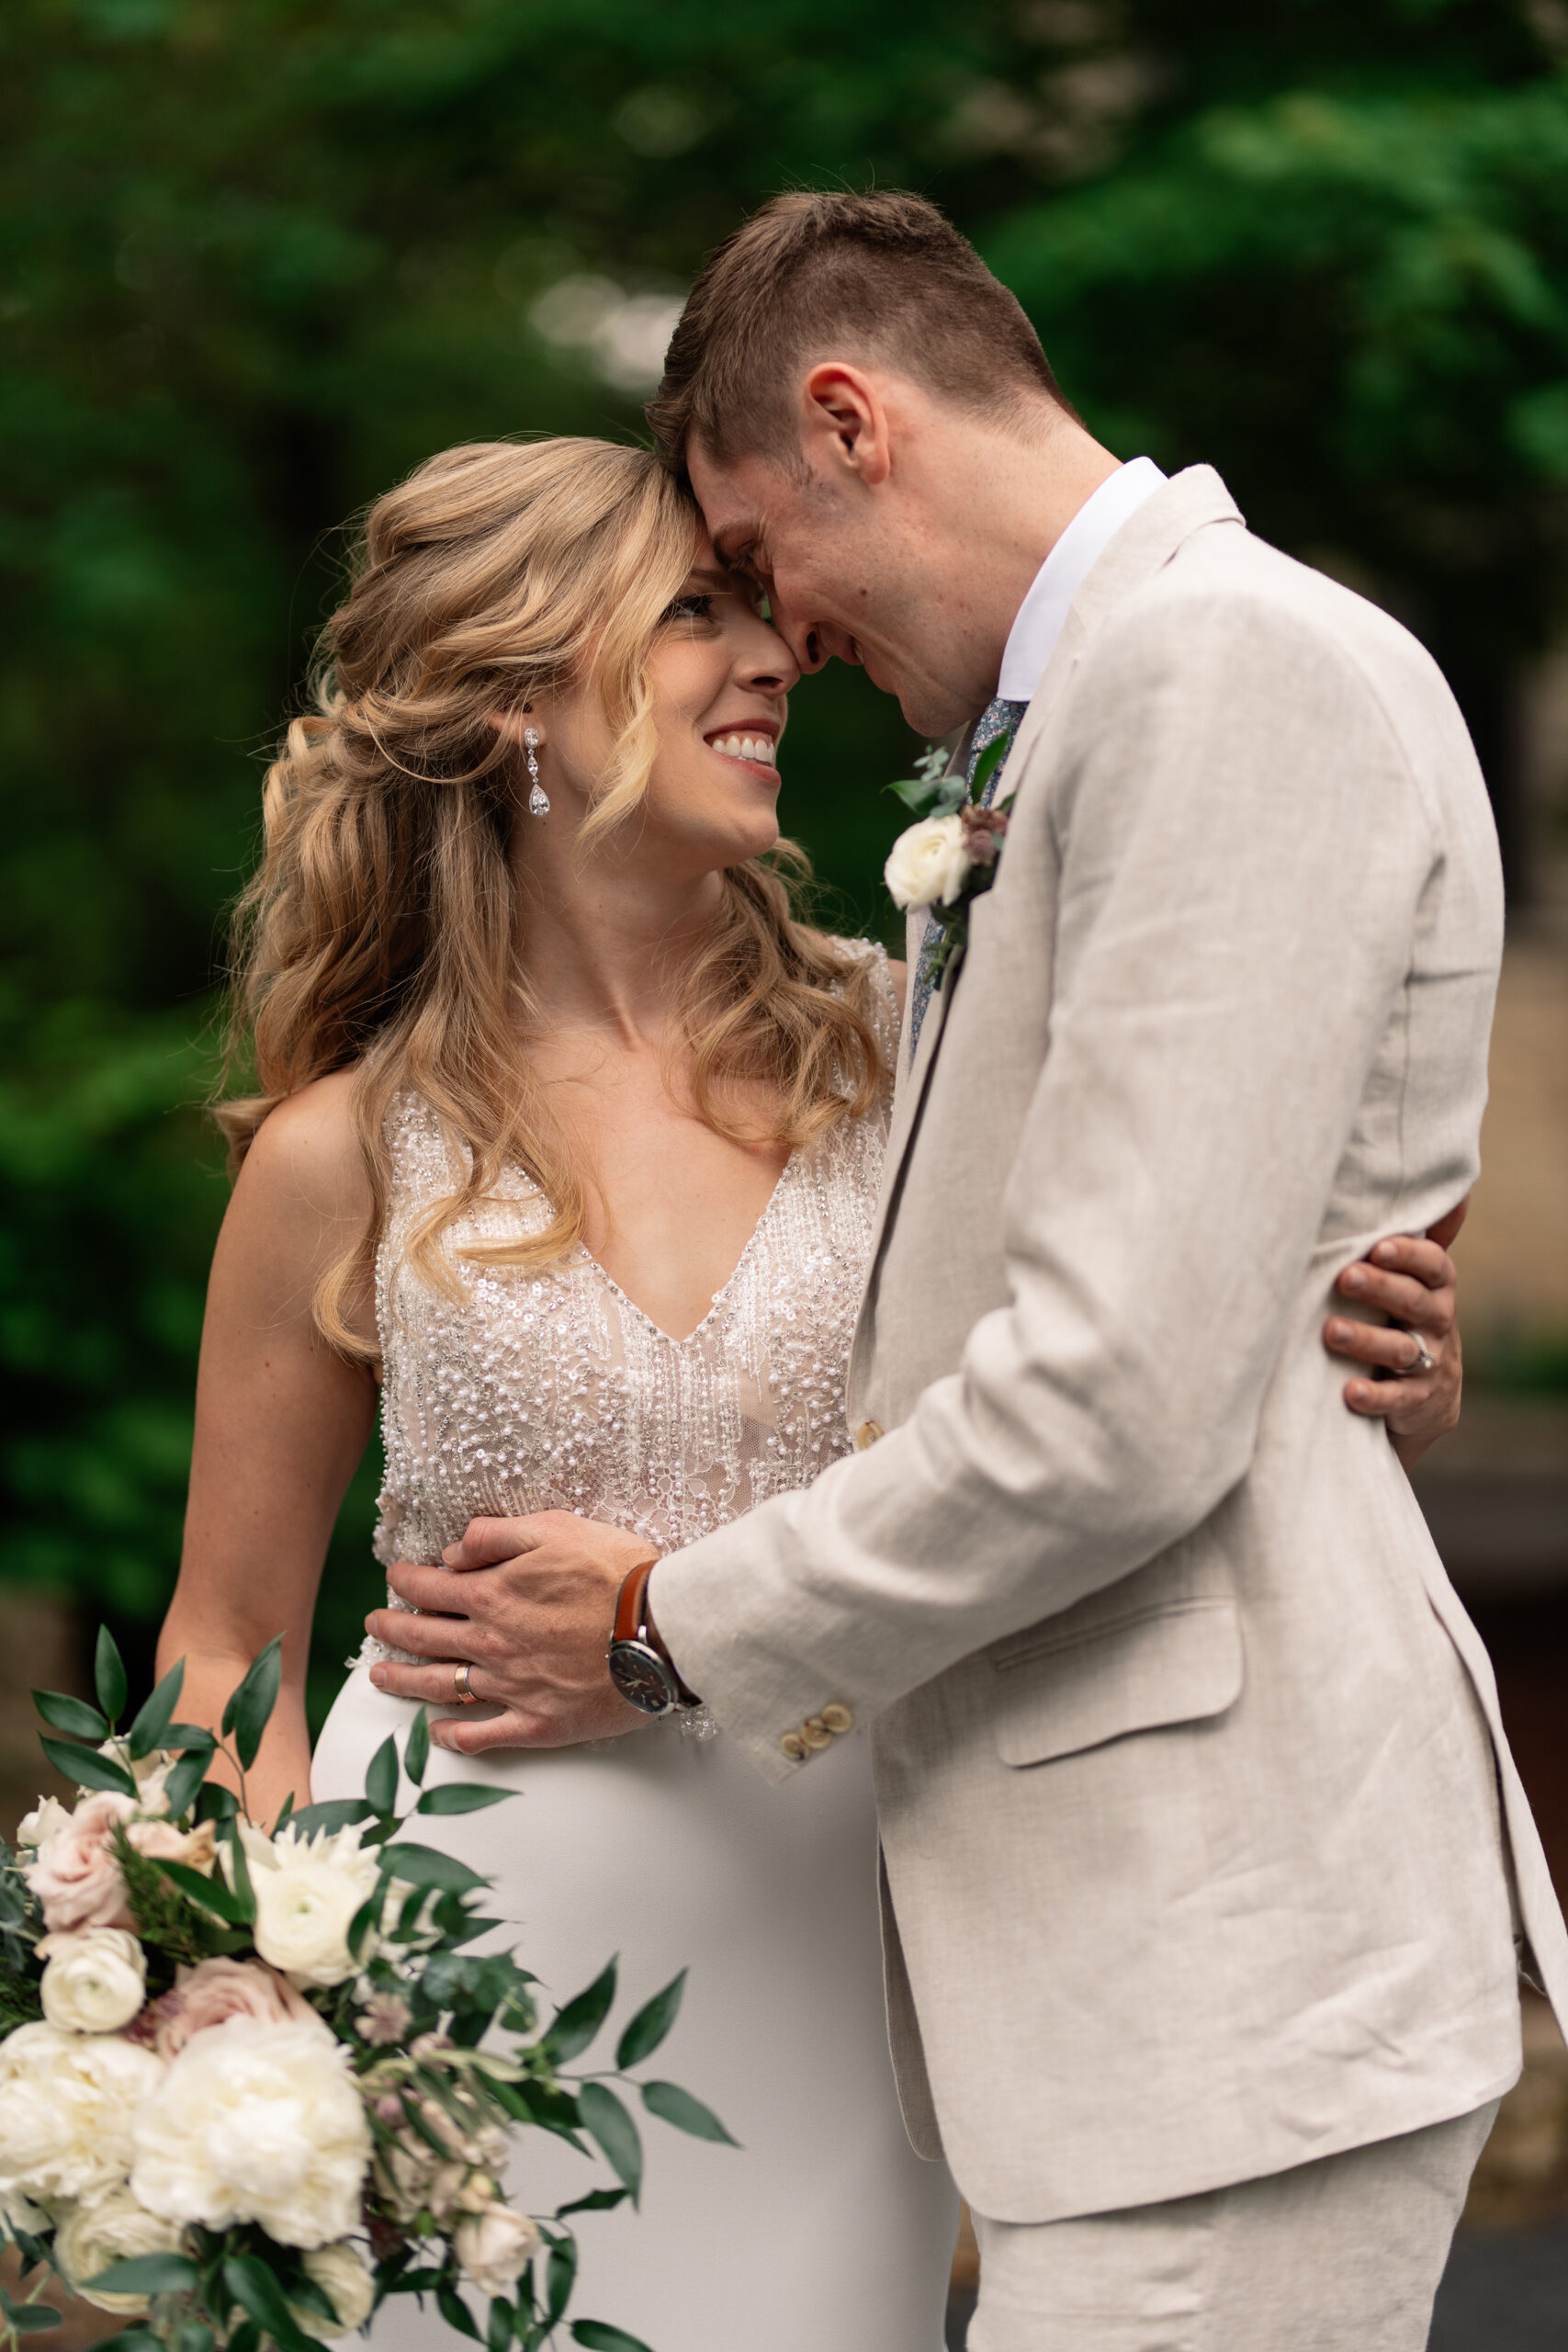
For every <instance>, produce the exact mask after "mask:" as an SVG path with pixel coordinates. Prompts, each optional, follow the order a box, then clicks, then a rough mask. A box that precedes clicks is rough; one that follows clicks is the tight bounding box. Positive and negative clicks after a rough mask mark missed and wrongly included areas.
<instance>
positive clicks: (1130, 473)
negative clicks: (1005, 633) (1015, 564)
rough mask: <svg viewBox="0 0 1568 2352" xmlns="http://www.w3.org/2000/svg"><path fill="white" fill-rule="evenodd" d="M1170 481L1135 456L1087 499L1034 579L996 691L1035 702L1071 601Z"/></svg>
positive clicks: (1004, 656)
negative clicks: (1117, 538)
mask: <svg viewBox="0 0 1568 2352" xmlns="http://www.w3.org/2000/svg"><path fill="white" fill-rule="evenodd" d="M1165 479H1166V477H1165V475H1164V474H1163V473H1161V471H1160V469H1159V468H1158V467H1157V466H1156V463H1155V461H1154V459H1153V458H1133V459H1132V461H1131V462H1130V463H1129V464H1127V465H1124V466H1119V467H1118V468H1117V469H1116V471H1115V472H1114V473H1113V474H1111V475H1110V476H1108V478H1107V479H1106V480H1105V481H1102V482H1101V483H1100V488H1099V489H1098V490H1097V491H1096V492H1094V493H1093V495H1092V496H1091V497H1089V498H1087V499H1085V501H1084V503H1083V504H1082V505H1081V506H1080V507H1079V508H1078V511H1077V514H1076V515H1074V516H1073V519H1072V521H1071V522H1070V523H1069V524H1068V525H1067V527H1066V530H1065V531H1064V532H1063V533H1062V536H1061V537H1060V538H1059V539H1058V540H1057V542H1056V544H1055V547H1054V548H1052V550H1051V552H1050V554H1049V555H1048V556H1047V557H1046V559H1045V560H1044V562H1043V564H1042V565H1041V567H1040V569H1039V571H1037V572H1036V573H1035V575H1034V580H1033V584H1032V587H1031V588H1030V591H1029V594H1028V595H1027V596H1025V598H1024V600H1023V602H1022V604H1021V605H1020V606H1019V608H1018V617H1017V619H1016V620H1015V621H1014V622H1013V625H1012V630H1011V633H1010V636H1009V638H1008V641H1007V647H1006V650H1005V651H1004V652H1003V654H1002V666H1001V673H1000V675H999V676H998V680H997V693H998V695H1003V696H1005V697H1006V698H1007V699H1008V700H1009V701H1010V702H1031V701H1032V699H1033V697H1034V693H1035V690H1036V688H1037V687H1038V686H1039V684H1040V681H1041V679H1042V678H1043V676H1044V674H1045V665H1046V663H1047V662H1049V661H1050V659H1051V656H1052V654H1053V653H1054V652H1055V647H1056V639H1058V638H1059V637H1060V636H1061V634H1062V630H1063V628H1064V627H1065V625H1066V618H1067V614H1068V612H1069V611H1070V610H1071V607H1072V602H1073V598H1074V597H1075V596H1076V595H1077V593H1078V590H1079V589H1080V588H1081V587H1082V586H1083V583H1084V582H1085V580H1086V579H1087V578H1088V576H1089V572H1090V571H1092V570H1093V568H1094V565H1095V562H1096V560H1097V559H1098V558H1099V557H1100V555H1101V554H1102V552H1103V551H1104V549H1105V548H1107V547H1109V545H1110V543H1111V540H1112V539H1113V538H1114V537H1115V536H1116V534H1117V532H1118V531H1119V530H1120V529H1121V528H1122V524H1123V523H1124V522H1126V520H1127V518H1128V516H1129V515H1133V514H1135V513H1136V511H1137V509H1138V508H1139V507H1140V506H1141V505H1142V504H1143V503H1144V501H1145V498H1152V497H1153V495H1154V493H1155V492H1156V490H1158V488H1159V486H1160V484H1161V483H1162V482H1163V481H1165Z"/></svg>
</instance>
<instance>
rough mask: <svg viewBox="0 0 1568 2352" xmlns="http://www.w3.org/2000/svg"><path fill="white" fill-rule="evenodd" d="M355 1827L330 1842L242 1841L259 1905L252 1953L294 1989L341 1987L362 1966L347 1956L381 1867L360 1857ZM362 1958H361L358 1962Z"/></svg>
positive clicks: (288, 1837) (286, 1837) (324, 1837)
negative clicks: (351, 1934)
mask: <svg viewBox="0 0 1568 2352" xmlns="http://www.w3.org/2000/svg"><path fill="white" fill-rule="evenodd" d="M359 1838H360V1832H359V1828H358V1826H357V1825H356V1824H355V1825H351V1826H349V1827H348V1828H346V1829H339V1830H337V1831H335V1832H333V1834H331V1835H328V1834H327V1833H326V1832H325V1831H319V1832H318V1833H317V1835H316V1836H315V1837H314V1838H298V1837H296V1836H295V1834H294V1832H293V1831H292V1830H290V1829H288V1828H285V1829H283V1830H281V1831H280V1832H279V1834H278V1835H277V1836H276V1838H265V1837H261V1836H258V1835H256V1834H255V1833H254V1832H253V1833H251V1834H250V1835H249V1836H246V1838H245V1840H244V1845H245V1860H246V1862H247V1864H248V1865H249V1868H250V1872H251V1883H252V1885H253V1887H254V1889H255V1897H256V1924H255V1939H256V1950H257V1951H258V1952H259V1953H260V1954H261V1956H262V1958H263V1960H265V1961H266V1962H269V1964H270V1965H271V1966H272V1967H274V1968H276V1969H281V1970H282V1972H283V1973H284V1975H285V1976H287V1977H288V1979H289V1981H290V1983H291V1984H294V1985H341V1984H343V1983H344V1981H345V1980H346V1979H347V1978H348V1977H350V1976H352V1975H354V1974H355V1971H356V1970H357V1968H358V1966H359V1961H357V1960H355V1957H354V1954H353V1953H352V1952H351V1951H349V1949H348V1931H349V1928H351V1927H352V1926H353V1924H354V1916H355V1912H356V1911H357V1910H358V1909H359V1908H360V1905H362V1904H364V1903H366V1902H367V1901H368V1900H369V1898H370V1896H371V1895H372V1894H375V1892H376V1881H377V1877H378V1869H379V1865H378V1860H377V1857H376V1855H375V1853H374V1852H371V1853H362V1852H361V1851H360V1846H359ZM366 1956H367V1955H366V1954H364V1953H362V1954H361V1956H360V1957H361V1959H363V1958H365V1957H366Z"/></svg>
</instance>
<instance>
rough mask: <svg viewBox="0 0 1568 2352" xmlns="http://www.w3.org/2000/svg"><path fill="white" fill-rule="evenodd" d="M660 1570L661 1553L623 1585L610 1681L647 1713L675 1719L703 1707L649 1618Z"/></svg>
mask: <svg viewBox="0 0 1568 2352" xmlns="http://www.w3.org/2000/svg"><path fill="white" fill-rule="evenodd" d="M657 1566H659V1555H657V1554H655V1555H654V1557H653V1558H652V1559H651V1560H643V1561H641V1562H639V1564H638V1565H637V1566H636V1567H635V1568H633V1569H632V1571H631V1573H630V1574H629V1576H628V1577H626V1581H625V1583H624V1584H623V1585H622V1587H621V1595H620V1599H619V1600H617V1601H616V1603H615V1626H614V1629H613V1631H612V1633H611V1634H610V1679H611V1681H612V1682H613V1683H614V1684H615V1688H616V1690H617V1691H619V1692H620V1694H621V1696H622V1698H623V1699H625V1700H626V1701H628V1702H629V1703H630V1704H631V1705H632V1706H634V1707H638V1708H640V1709H641V1711H642V1713H644V1714H645V1715H670V1714H673V1713H675V1712H676V1710H677V1709H678V1708H681V1707H699V1706H701V1704H702V1701H701V1700H700V1699H699V1698H698V1697H697V1695H696V1693H695V1691H688V1690H687V1688H686V1686H685V1684H684V1683H683V1682H682V1679H681V1678H680V1676H679V1674H678V1673H677V1672H676V1670H675V1665H674V1661H673V1659H672V1658H671V1656H670V1653H669V1651H668V1650H667V1649H666V1648H665V1646H664V1645H663V1643H662V1642H661V1641H660V1638H659V1629H658V1627H657V1626H656V1625H654V1624H653V1623H651V1621H650V1619H649V1613H648V1580H649V1577H650V1576H651V1575H652V1574H653V1571H654V1569H655V1568H656V1567H657Z"/></svg>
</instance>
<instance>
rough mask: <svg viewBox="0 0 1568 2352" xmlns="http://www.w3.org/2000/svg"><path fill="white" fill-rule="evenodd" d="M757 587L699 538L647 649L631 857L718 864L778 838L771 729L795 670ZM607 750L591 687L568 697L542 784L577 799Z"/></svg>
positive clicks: (779, 729) (779, 720)
mask: <svg viewBox="0 0 1568 2352" xmlns="http://www.w3.org/2000/svg"><path fill="white" fill-rule="evenodd" d="M755 593H756V592H755V591H754V589H752V588H751V587H750V584H749V583H748V582H743V581H739V580H738V579H737V578H736V576H735V574H734V573H732V572H726V571H724V570H723V569H722V568H721V567H720V565H719V563H718V562H717V560H716V557H715V555H714V552H713V549H712V548H711V546H710V545H709V544H708V541H707V539H706V538H705V537H704V538H703V539H702V540H701V541H700V542H699V544H698V547H697V550H696V560H695V562H694V565H693V567H692V570H691V571H690V572H689V573H688V574H687V576H686V579H685V582H684V583H683V584H682V589H681V593H680V594H679V595H678V596H677V597H676V598H675V600H674V602H673V603H672V604H671V605H670V607H669V610H668V612H667V613H666V615H665V617H664V620H663V622H662V624H661V626H660V630H659V634H658V636H657V638H656V639H655V640H654V643H653V646H652V649H651V650H650V652H649V658H648V662H647V674H648V680H649V685H650V687H651V689H652V693H653V720H654V725H655V728H656V729H657V731H658V737H659V751H658V754H657V756H656V758H655V760H654V763H653V769H652V773H651V775H649V782H648V789H647V793H646V796H645V797H644V800H643V804H642V807H641V809H640V810H639V811H638V813H637V816H636V817H635V818H634V819H633V820H632V821H631V824H630V826H629V827H628V829H627V830H628V832H629V834H630V836H631V838H632V839H634V840H635V842H636V844H637V847H636V854H637V858H638V859H639V861H640V860H642V859H645V858H652V859H654V860H656V861H657V862H658V864H659V865H660V866H662V867H663V868H664V869H665V870H666V871H668V872H671V873H675V872H682V873H690V874H698V873H711V872H716V871H718V870H719V869H720V868H722V867H724V866H727V865H739V862H740V861H741V860H742V859H743V858H748V857H755V856H757V855H758V854H760V853H761V851H763V850H767V849H771V848H772V847H773V843H774V842H776V841H777V839H778V834H779V824H778V814H777V803H778V795H779V772H778V745H779V738H780V737H781V736H782V735H783V733H784V721H785V719H786V718H788V715H789V690H790V688H791V687H792V686H793V685H794V684H795V681H796V680H797V678H798V677H799V675H800V672H799V668H798V666H797V664H796V662H795V657H794V655H793V654H792V653H791V652H790V650H789V648H788V647H787V646H786V645H785V643H784V639H782V638H781V637H779V636H778V635H777V634H776V632H775V631H774V630H773V628H770V626H769V625H768V623H767V622H766V621H765V620H763V619H762V617H761V615H760V613H759V612H758V611H757V609H756V606H755V605H754V603H753V601H752V600H753V597H754V595H755ZM610 748H611V741H610V730H609V728H608V725H607V723H606V722H605V720H604V716H603V713H602V712H600V711H599V710H598V708H597V698H596V696H593V695H577V696H573V697H571V698H570V701H569V702H566V703H563V704H562V705H560V706H558V708H557V711H556V712H555V714H554V725H553V726H551V727H550V728H549V729H548V733H547V751H546V758H547V771H546V777H547V783H548V781H549V769H550V768H551V767H553V768H555V770H556V773H557V775H563V774H564V776H565V779H566V780H567V781H568V782H569V783H570V786H572V788H573V797H574V798H575V797H577V796H578V794H579V793H581V795H582V798H583V805H584V807H586V805H587V797H588V793H589V791H590V790H591V788H592V779H594V778H596V777H597V776H598V775H603V773H604V764H605V763H606V761H607V760H608V757H609V752H610ZM551 753H553V754H554V757H553V758H551V756H550V755H551ZM550 788H551V789H552V790H553V789H554V786H553V785H552V786H550Z"/></svg>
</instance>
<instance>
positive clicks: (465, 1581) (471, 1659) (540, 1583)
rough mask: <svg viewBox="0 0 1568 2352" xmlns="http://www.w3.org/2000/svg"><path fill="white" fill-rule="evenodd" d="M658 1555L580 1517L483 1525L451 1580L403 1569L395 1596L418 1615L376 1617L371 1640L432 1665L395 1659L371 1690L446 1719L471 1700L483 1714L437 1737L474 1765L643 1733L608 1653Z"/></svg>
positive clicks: (396, 1574)
mask: <svg viewBox="0 0 1568 2352" xmlns="http://www.w3.org/2000/svg"><path fill="white" fill-rule="evenodd" d="M648 1556H649V1547H648V1545H647V1544H646V1543H645V1542H643V1541H642V1539H641V1538H640V1537H638V1536H636V1535H631V1534H628V1533H627V1532H626V1530H625V1529H624V1528H620V1527H606V1526H605V1525H604V1524H603V1522H602V1521H598V1520H592V1519H579V1518H577V1517H576V1516H575V1515H574V1514H573V1513H572V1512H570V1511H565V1510H548V1511H540V1512H537V1513H536V1514H535V1515H534V1516H533V1517H532V1518H529V1519H475V1520H470V1521H469V1522H468V1529H467V1531H466V1532H465V1533H464V1535H463V1537H462V1540H461V1541H460V1542H459V1543H457V1544H449V1545H448V1546H447V1548H446V1551H445V1552H444V1553H443V1554H442V1560H443V1563H444V1565H443V1566H441V1567H438V1568H433V1567H421V1566H417V1565H416V1564H415V1563H414V1562H412V1561H409V1560H400V1561H399V1562H398V1563H397V1565H396V1566H394V1567H392V1568H391V1569H390V1570H389V1572H388V1577H387V1581H388V1583H389V1585H390V1586H391V1589H392V1590H393V1591H394V1592H395V1593H396V1594H397V1596H398V1598H399V1600H404V1601H407V1602H409V1603H410V1604H411V1607H412V1611H413V1612H414V1613H412V1614H411V1613H410V1610H406V1609H376V1610H372V1611H371V1612H370V1614H369V1616H368V1617H367V1619H366V1621H365V1624H366V1630H367V1632H368V1633H369V1634H373V1635H374V1637H375V1639H376V1640H377V1641H378V1642H384V1643H385V1644H386V1645H387V1646H388V1647H389V1649H399V1650H408V1651H412V1652H413V1653H415V1654H416V1655H417V1656H418V1657H420V1658H421V1659H423V1660H428V1663H427V1664H422V1665H419V1666H404V1665H401V1664H400V1663H399V1662H398V1661H397V1660H396V1659H394V1658H387V1659H385V1660H383V1661H382V1662H381V1663H379V1664H378V1665H376V1666H373V1667H372V1668H371V1669H370V1679H371V1680H372V1682H374V1683H375V1685H376V1687H377V1689H378V1690H379V1691H389V1692H390V1693H391V1694H392V1696H393V1697H395V1698H400V1699H414V1700H423V1702H424V1703H425V1704H426V1705H427V1706H432V1707H450V1706H454V1705H456V1706H457V1708H459V1709H462V1707H463V1703H464V1692H465V1690H466V1691H467V1693H468V1697H469V1698H471V1699H473V1700H475V1701H478V1702H479V1707H477V1708H476V1709H475V1712H474V1713H472V1714H468V1713H466V1712H459V1713H455V1714H451V1715H444V1716H437V1717H436V1718H435V1719H434V1721H433V1723H432V1724H431V1735H430V1736H431V1737H432V1739H433V1740H434V1741H435V1742H436V1744H437V1745H438V1746H439V1747H450V1748H453V1749H455V1750H456V1751H457V1754H459V1755H461V1756H474V1755H477V1754H478V1753H479V1750H480V1749H481V1748H486V1747H571V1746H573V1745H575V1744H576V1743H577V1742H578V1741H581V1740H584V1739H607V1738H613V1737H615V1736H617V1735H618V1734H620V1733H622V1732H628V1731H637V1730H638V1729H639V1728H640V1727H641V1726H643V1725H644V1724H647V1723H649V1721H650V1718H649V1716H647V1715H644V1714H639V1713H638V1712H637V1709H636V1708H635V1707H631V1706H628V1705H627V1703H626V1701H625V1700H624V1699H623V1698H622V1697H621V1695H620V1693H619V1692H618V1691H616V1689H615V1685H614V1683H613V1682H612V1681H611V1679H610V1676H609V1670H608V1668H607V1666H606V1663H605V1654H606V1651H607V1650H608V1647H609V1642H610V1629H611V1626H612V1623H614V1619H615V1601H616V1598H617V1596H618V1594H619V1592H620V1589H621V1584H622V1581H623V1579H624V1578H625V1577H626V1573H627V1571H628V1570H629V1569H630V1568H632V1567H634V1566H637V1563H638V1562H639V1561H643V1560H646V1559H647V1558H648ZM465 1665H466V1666H467V1668H468V1672H467V1674H466V1675H464V1674H463V1673H462V1671H461V1669H462V1668H463V1667H464V1666H465ZM492 1708H499V1709H500V1711H501V1712H500V1713H493V1714H492V1713H490V1712H489V1711H490V1710H491V1709H492ZM481 1710H482V1711H483V1712H481Z"/></svg>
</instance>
